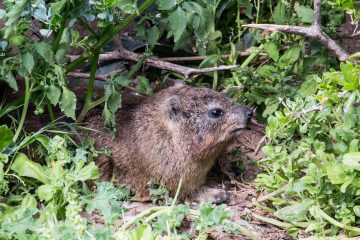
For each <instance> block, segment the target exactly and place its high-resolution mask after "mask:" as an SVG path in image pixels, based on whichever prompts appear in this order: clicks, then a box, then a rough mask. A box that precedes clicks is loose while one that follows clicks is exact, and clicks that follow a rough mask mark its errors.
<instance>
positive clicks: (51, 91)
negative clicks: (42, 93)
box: [46, 84, 61, 106]
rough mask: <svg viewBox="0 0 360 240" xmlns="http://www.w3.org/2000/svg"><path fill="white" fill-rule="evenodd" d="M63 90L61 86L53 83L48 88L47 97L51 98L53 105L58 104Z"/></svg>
mask: <svg viewBox="0 0 360 240" xmlns="http://www.w3.org/2000/svg"><path fill="white" fill-rule="evenodd" d="M60 95H61V90H60V88H59V87H57V86H55V85H53V84H51V85H50V87H49V88H48V89H47V90H46V97H47V98H48V99H49V100H50V102H51V104H52V105H54V106H55V105H56V104H57V103H58V102H59V99H60Z"/></svg>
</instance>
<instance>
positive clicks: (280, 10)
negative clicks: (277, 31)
mask: <svg viewBox="0 0 360 240" xmlns="http://www.w3.org/2000/svg"><path fill="white" fill-rule="evenodd" d="M285 13H286V9H285V4H284V3H283V2H282V1H279V3H278V4H277V5H276V7H275V10H274V22H275V24H285V23H286V15H285Z"/></svg>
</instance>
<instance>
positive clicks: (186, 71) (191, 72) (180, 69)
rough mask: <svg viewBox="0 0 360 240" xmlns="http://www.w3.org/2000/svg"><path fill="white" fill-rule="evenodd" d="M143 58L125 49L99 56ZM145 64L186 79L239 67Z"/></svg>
mask: <svg viewBox="0 0 360 240" xmlns="http://www.w3.org/2000/svg"><path fill="white" fill-rule="evenodd" d="M68 57H69V58H70V60H73V59H76V58H77V57H78V56H74V55H69V56H68ZM142 58H143V55H141V54H138V53H134V52H130V51H128V50H125V49H123V50H122V51H121V52H117V51H116V52H109V53H103V54H100V56H99V60H100V61H105V60H114V59H123V60H129V61H134V62H138V61H140V60H141V59H142ZM145 64H146V65H148V66H151V67H155V68H160V69H164V70H168V71H172V72H176V73H180V74H182V75H184V76H185V77H186V78H189V77H194V76H196V75H199V74H203V73H209V72H214V71H223V70H230V69H233V68H235V67H238V66H237V65H230V66H224V65H221V66H218V67H209V68H199V69H198V68H190V67H185V66H181V65H178V64H174V63H170V62H166V61H162V60H160V59H158V58H147V59H146V60H145Z"/></svg>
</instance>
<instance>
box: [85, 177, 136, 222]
mask: <svg viewBox="0 0 360 240" xmlns="http://www.w3.org/2000/svg"><path fill="white" fill-rule="evenodd" d="M129 195H130V189H129V188H128V187H125V186H122V187H115V186H114V185H113V184H112V183H110V182H97V183H96V192H95V193H92V194H90V195H86V196H83V197H82V202H83V203H85V204H86V205H87V206H86V211H87V212H88V213H90V214H91V213H92V212H93V211H94V210H95V209H98V211H99V213H100V214H101V215H102V216H103V217H104V220H105V223H112V222H113V221H114V220H116V219H118V217H119V216H121V214H122V211H124V210H125V209H124V208H122V206H121V203H120V202H119V201H118V200H124V199H126V198H128V196H129Z"/></svg>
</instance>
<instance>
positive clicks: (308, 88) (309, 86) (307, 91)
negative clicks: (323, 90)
mask: <svg viewBox="0 0 360 240" xmlns="http://www.w3.org/2000/svg"><path fill="white" fill-rule="evenodd" d="M316 91H317V82H316V80H315V78H314V76H313V75H308V76H306V79H305V81H304V82H303V83H302V84H301V87H300V89H299V90H298V91H297V94H298V95H299V96H300V97H302V98H306V97H307V96H310V95H313V94H315V93H316Z"/></svg>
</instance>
